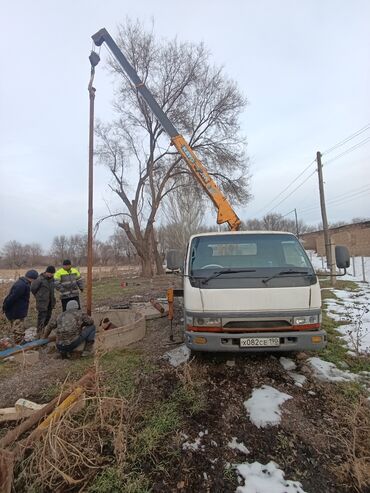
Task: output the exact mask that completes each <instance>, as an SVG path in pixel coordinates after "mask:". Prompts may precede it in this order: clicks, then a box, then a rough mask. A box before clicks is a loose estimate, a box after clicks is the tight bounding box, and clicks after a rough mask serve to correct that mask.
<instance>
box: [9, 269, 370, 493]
mask: <svg viewBox="0 0 370 493" xmlns="http://www.w3.org/2000/svg"><path fill="white" fill-rule="evenodd" d="M178 283H179V279H178V278H176V277H172V276H163V277H161V278H158V279H156V280H155V282H153V281H149V280H143V279H138V278H132V279H131V280H130V279H128V286H127V287H126V288H122V287H121V284H120V279H117V280H116V281H114V282H112V280H109V281H106V280H102V281H101V282H100V283H97V285H96V286H95V288H94V289H95V291H94V293H95V298H94V299H95V303H96V306H104V305H109V304H112V303H117V302H122V303H125V302H127V301H130V300H132V299H135V300H137V299H138V297H141V298H140V299H143V300H147V299H149V298H150V297H152V296H155V297H164V296H165V291H166V289H167V287H168V286H169V285H177V284H178ZM1 288H3V286H1ZM0 294H2V293H0ZM34 316H35V313H34V307H33V306H32V307H31V314H30V319H29V322H30V323H32V321H33V320H34ZM181 317H182V309H181V303H178V305H177V310H176V321H177V323H176V324H175V326H174V342H173V343H172V342H171V341H170V340H169V325H168V321H167V319H166V318H161V319H157V320H153V321H150V322H148V323H147V333H146V337H145V338H144V339H143V340H142V341H140V342H138V343H136V344H135V345H133V346H131V347H130V349H129V352H122V353H119V354H118V359H117V360H115V361H114V365H113V366H115V365H119V364H121V363H122V362H124V360H125V358H126V359H127V358H130V357H131V356H132V355H134V356H135V357H136V355H140V361H139V363H137V364H136V363H135V364H136V366H133V367H130V371H129V374H125V375H126V376H125V378H126V379H127V382H128V383H127V384H129V383H130V382H131V380H130V379H133V380H132V382H133V383H132V385H133V387H132V389H133V394H132V395H131V394H130V396H131V397H130V399H133V401H135V406H136V408H135V409H137V410H136V411H135V413H136V414H135V416H137V418H135V419H136V421H135V423H134V425H133V431H132V433H133V435H132V437H130V434H129V436H128V438H127V444H126V446H127V450H128V452H127V462H126V465H125V466H122V468H123V469H122V470H123V471H124V476H125V478H126V479H123V480H122V479H117V478H118V476H119V477H121V476H120V474H118V473H117V471H118V469H119V468H118V466H117V464H116V462H115V459H114V458H113V455H112V457H110V458H109V460H110V462H109V468H108V469H106V470H104V471H105V472H104V471H103V473H102V475H101V476H98V482H96V483H94V481H95V480H93V479H89V481H90V482H89V483H88V487H87V488H86V489H83V491H91V492H94V491H107V492H119V491H127V492H130V493H145V492H148V493H149V492H158V493H159V492H183V493H193V492H205V493H206V492H212V493H229V492H230V493H231V492H235V491H236V489H237V487H238V484H239V483H238V476H237V474H236V472H235V467H234V465H235V464H241V463H243V462H248V463H251V462H254V461H258V462H260V463H262V464H267V463H268V462H269V461H274V462H276V463H277V464H278V465H279V467H280V468H281V469H282V470H283V471H284V472H285V477H286V478H287V479H291V480H296V481H300V482H301V483H302V487H303V489H304V491H305V492H307V493H321V492H322V493H348V492H350V493H352V492H354V493H355V492H357V493H358V492H363V493H365V492H366V491H370V490H368V489H366V488H367V487H366V486H363V487H361V488H359V487H358V485H357V483H356V481H355V479H354V476H353V474H352V472H351V471H352V469H353V468H355V467H356V464H355V462H356V457H355V456H356V454H357V455H359V454H360V453H361V450H363V447H365V446H366V445H364V443H365V444H366V443H367V444H368V445H369V446H370V443H369V435H368V433H369V429H368V427H367V425H366V426H365V428H363V430H362V432H361V433H362V436H361V437H360V438H358V437H357V440H358V442H357V444H356V443H354V442H353V440H352V438H353V437H352V435H353V429H352V428H351V421H350V417H351V415H352V416H353V414H354V413H355V410H356V409H357V407H356V406H358V402H359V401H360V400H361V399H362V391H361V389H359V388H358V386H356V385H352V384H351V385H347V384H333V383H320V382H318V381H317V380H316V379H315V378H314V377H313V375H312V374H311V371H310V369H309V368H308V366H307V364H306V358H307V355H304V354H303V355H289V356H290V357H292V358H293V359H294V360H295V362H296V363H297V371H298V372H299V373H301V374H303V375H305V376H306V377H307V382H306V384H305V385H304V387H301V388H300V387H297V386H296V385H295V383H294V381H293V379H292V378H291V377H290V376H289V375H288V373H287V372H286V370H284V368H283V367H282V365H281V364H280V362H279V357H280V355H278V354H258V355H237V356H231V355H205V356H203V357H199V356H198V357H195V358H193V359H192V360H191V361H190V363H188V364H185V365H183V367H179V368H173V367H172V366H170V365H169V363H168V362H166V361H165V360H164V359H163V355H164V353H166V351H169V350H170V349H173V348H174V347H176V346H177V345H179V344H181V343H182V326H181ZM0 327H2V332H3V334H4V333H6V324H5V321H4V320H0ZM40 353H41V354H40V356H41V357H40V362H39V363H37V364H35V365H33V366H32V367H30V368H20V367H17V366H16V365H15V364H10V365H9V364H8V365H7V366H4V365H3V366H1V367H0V388H1V392H0V407H6V406H12V405H14V402H15V400H17V398H19V397H24V398H28V399H31V400H34V401H36V402H48V401H49V400H50V399H51V398H52V397H53V396H54V395H57V393H58V392H59V391H60V388H61V385H62V384H63V382H65V381H66V380H68V381H71V380H76V379H78V377H79V376H81V375H82V374H84V372H85V371H86V369H87V368H88V367H89V366H91V365H92V364H93V363H92V361H91V359H88V358H87V359H84V360H76V361H69V360H67V361H66V360H60V359H57V357H56V353H55V352H53V351H52V350H50V348H49V349H48V348H44V349H42V350H40ZM130 355H131V356H130ZM120 375H122V374H120ZM107 378H108V377H107ZM130 385H131V384H130ZM261 385H270V386H272V387H274V388H276V389H277V390H279V391H282V392H285V393H287V394H289V395H290V396H292V399H290V400H288V401H287V402H286V403H285V404H284V405H283V410H284V411H283V418H282V421H281V423H280V425H278V426H273V427H271V426H270V427H267V428H257V427H256V426H255V425H254V424H253V423H252V422H251V421H250V419H249V418H248V414H247V411H246V409H245V407H244V401H246V400H247V399H249V398H250V396H251V393H252V391H253V389H255V388H257V387H260V386H261ZM130 388H131V387H130ZM179 391H181V392H182V393H181V396H180V398H179ZM122 392H123V391H122ZM125 392H126V391H125ZM133 396H134V397H133ZM125 398H127V395H126V394H125ZM130 402H131V401H130ZM173 403H175V408H173V407H171V412H172V410H173V409H175V410H176V413H175V415H174V417H173V418H171V419H173V422H171V423H170V424H169V425H168V423H167V422H166V423H167V424H166V426H167V425H168V426H167V427H166V426H164V424H163V422H162V421H161V424H160V426H161V428H160V430H161V431H158V430H159V425H158V427H157V428H155V430H156V431H155V433H154V432H153V430H152V431H150V427H149V424H148V423H152V421H153V416H152V415H151V414H150V413H151V412H152V410H153V409H154V410H157V409H160V410H163V409H164V407H163V406H169V405H170V406H172V404H173ZM165 409H166V410H167V407H166V408H165ZM156 412H157V411H156ZM166 412H167V411H166ZM148 413H149V415H150V416H151V417H150V419H148ZM157 414H158V415H159V414H160V411H158V412H157ZM171 416H172V414H171ZM145 420H147V421H145ZM156 426H157V425H156ZM7 429H8V427H7V426H5V425H3V426H2V427H1V425H0V436H2V435H3V434H4V433H5V432H6V431H7ZM144 432H145V433H146V434H147V435H150V440H151V441H150V440H149V439H148V436H146V435H145V439H143V433H144ZM153 433H154V435H153ZM153 436H155V439H154V438H153ZM233 437H236V438H237V439H238V441H239V442H243V443H244V444H245V445H246V447H247V448H248V449H249V454H248V455H245V454H244V453H242V452H240V451H238V450H233V449H231V448H230V447H229V446H228V443H229V442H230V441H231V439H232V438H233ZM199 438H200V443H201V445H200V446H199V448H198V449H197V450H189V449H184V448H183V446H182V444H183V443H184V441H188V442H194V441H195V440H196V439H199ZM140 440H144V442H145V444H146V446H147V448H148V450H147V449H145V450H144V451H143V450H141V451H140V454H139V452H137V451H136V448H137V443H139V442H140ZM148 440H149V441H148ZM153 440H154V442H153ZM149 442H150V444H151V445H150V446H149V445H148V443H149ZM360 442H361V447H359V445H358V443H360ZM140 443H141V442H140ZM153 443H154V445H153ZM351 447H352V455H351V452H350V449H351ZM130 448H131V450H133V451H135V454H136V455H135V454H134V452H130ZM132 457H134V458H132ZM361 464H362V463H361ZM120 467H121V466H120ZM351 468H352V469H351ZM107 471H110V472H109V474H111V471H113V472H114V474H116V473H117V474H118V476H117V478H116V476H114V481H113V479H112V477H111V476H108V475H107V474H106V472H107ZM348 471H350V472H348ZM104 474H105V476H104ZM132 474H134V475H135V478H137V477H138V478H139V479H140V480H136V479H135V481H136V482H135V483H134V482H130V484H129V483H128V482H127V481H128V479H127V478H128V477H131V475H132ZM137 475H138V476H137ZM367 476H368V478H369V476H370V474H369V471H368V472H367ZM365 477H366V473H365ZM107 478H108V479H107ZM117 481H118V482H117ZM120 481H123V482H120ZM15 484H16V486H15V491H22V484H24V483H17V482H16V483H15ZM45 484H46V483H45ZM94 485H95V486H94ZM117 485H118V486H117ZM88 488H91V489H88ZM94 488H95V489H94ZM23 491H24V486H23ZM34 491H40V492H43V491H45V492H48V491H53V490H52V489H50V487H46V486H45V487H40V489H35V490H34ZM58 491H82V490H81V489H80V487H78V488H77V487H74V486H71V485H70V486H68V487H67V486H65V487H63V486H62V487H60V489H58ZM287 491H288V490H287Z"/></svg>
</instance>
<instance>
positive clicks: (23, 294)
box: [3, 277, 31, 320]
mask: <svg viewBox="0 0 370 493" xmlns="http://www.w3.org/2000/svg"><path fill="white" fill-rule="evenodd" d="M30 286H31V282H30V281H29V280H28V279H26V278H25V277H20V278H19V279H18V281H16V282H15V283H14V284H13V286H12V287H11V289H10V291H9V294H8V296H7V297H6V298H5V299H4V301H3V312H4V313H5V316H6V318H7V319H8V320H18V319H21V318H26V317H27V313H28V305H29V303H30V292H31V291H30Z"/></svg>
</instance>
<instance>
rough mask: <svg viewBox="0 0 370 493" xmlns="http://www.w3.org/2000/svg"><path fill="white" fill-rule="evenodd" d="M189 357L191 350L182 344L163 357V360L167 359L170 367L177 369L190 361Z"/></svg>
mask: <svg viewBox="0 0 370 493" xmlns="http://www.w3.org/2000/svg"><path fill="white" fill-rule="evenodd" d="M189 357H190V349H189V348H187V347H186V346H185V344H182V345H181V346H179V347H177V348H175V349H172V350H171V351H168V352H167V353H165V354H164V355H163V359H166V360H167V361H168V362H169V363H170V365H172V366H175V367H176V366H179V365H181V364H182V363H185V362H186V361H188V359H189Z"/></svg>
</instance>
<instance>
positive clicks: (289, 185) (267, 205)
mask: <svg viewBox="0 0 370 493" xmlns="http://www.w3.org/2000/svg"><path fill="white" fill-rule="evenodd" d="M315 163H316V159H314V160H313V161H311V163H310V164H309V165H308V166H306V167H305V168H304V170H303V171H301V173H299V175H297V176H296V177H295V178H294V180H292V181H291V182H290V183H289V184H288V185H287V186H286V187H285V188H284V190H282V191H281V192H280V193H279V194H278V195H276V196H275V197H274V198H273V199H272V200H270V202H268V203H267V204H266V205H265V206H264V207H262V209H260V210H259V211H258V212H257V214H259V213H260V212H262V211H263V210H265V209H267V207H269V205H270V204H272V203H273V202H275V200H276V199H278V198H279V197H281V195H283V193H284V192H286V191H287V190H288V189H289V188H290V187H291V186H292V185H293V184H294V183H295V182H296V181H297V180H298V179H299V178H300V177H301V176H302V175H303V174H304V173H305V172H306V171H307V170H308V169H309V168H310V167H311V166H312V165H313V164H315ZM276 207H277V206H276Z"/></svg>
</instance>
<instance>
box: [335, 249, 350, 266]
mask: <svg viewBox="0 0 370 493" xmlns="http://www.w3.org/2000/svg"><path fill="white" fill-rule="evenodd" d="M335 262H336V264H337V267H338V269H347V268H348V267H349V266H350V263H351V262H350V257H349V252H348V248H347V247H345V246H336V247H335Z"/></svg>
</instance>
